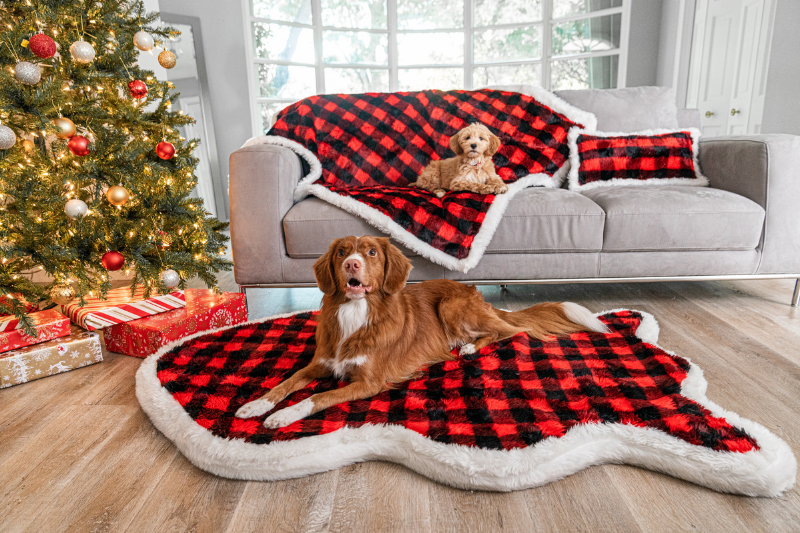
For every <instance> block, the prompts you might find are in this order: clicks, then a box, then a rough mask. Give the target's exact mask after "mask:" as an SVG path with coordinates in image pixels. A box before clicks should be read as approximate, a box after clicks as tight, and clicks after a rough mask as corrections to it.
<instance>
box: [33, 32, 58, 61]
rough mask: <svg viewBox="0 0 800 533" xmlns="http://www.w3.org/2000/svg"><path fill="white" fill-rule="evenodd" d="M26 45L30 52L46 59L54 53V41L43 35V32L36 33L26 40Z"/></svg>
mask: <svg viewBox="0 0 800 533" xmlns="http://www.w3.org/2000/svg"><path fill="white" fill-rule="evenodd" d="M28 47H29V48H30V50H31V52H33V53H34V54H36V55H37V56H39V57H41V58H42V59H48V58H50V57H53V56H54V55H56V43H55V41H53V39H51V38H50V37H48V36H47V35H45V34H44V33H37V34H35V35H34V36H33V37H31V38H30V40H29V41H28Z"/></svg>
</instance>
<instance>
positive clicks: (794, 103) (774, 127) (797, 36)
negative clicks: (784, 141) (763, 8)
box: [761, 0, 800, 135]
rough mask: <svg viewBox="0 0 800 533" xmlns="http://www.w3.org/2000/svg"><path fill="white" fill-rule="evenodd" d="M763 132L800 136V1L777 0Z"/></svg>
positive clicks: (765, 97) (762, 125) (762, 124)
mask: <svg viewBox="0 0 800 533" xmlns="http://www.w3.org/2000/svg"><path fill="white" fill-rule="evenodd" d="M775 9H776V11H775V26H774V28H773V33H772V49H771V52H770V59H769V71H768V74H767V92H766V94H765V96H764V115H763V119H762V122H761V132H762V133H793V134H795V135H800V54H799V53H798V51H800V32H799V31H798V26H800V2H798V0H777V4H776V6H775Z"/></svg>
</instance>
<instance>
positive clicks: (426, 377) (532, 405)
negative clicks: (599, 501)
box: [136, 310, 796, 496]
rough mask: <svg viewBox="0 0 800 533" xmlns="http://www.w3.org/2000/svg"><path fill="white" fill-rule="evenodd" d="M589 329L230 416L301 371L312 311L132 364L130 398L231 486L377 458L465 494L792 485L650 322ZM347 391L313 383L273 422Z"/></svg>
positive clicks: (621, 315)
mask: <svg viewBox="0 0 800 533" xmlns="http://www.w3.org/2000/svg"><path fill="white" fill-rule="evenodd" d="M599 317H600V319H601V320H602V321H603V322H605V323H606V324H608V326H609V328H610V330H611V331H610V332H609V333H595V332H587V333H576V334H572V335H570V336H568V337H561V338H556V339H553V340H549V341H545V342H541V341H536V340H532V339H531V338H530V337H528V336H527V335H526V334H524V333H523V334H519V335H517V336H515V337H512V338H511V339H508V340H505V341H501V342H498V343H495V344H492V345H489V346H487V347H486V348H484V349H483V350H481V351H480V352H479V353H475V354H472V355H466V356H458V357H457V358H456V359H455V360H453V361H448V362H443V363H438V364H435V365H432V366H430V367H428V368H427V369H423V371H422V372H421V374H420V375H419V376H418V377H416V378H415V379H412V380H409V381H406V382H404V383H401V384H399V385H397V386H395V387H394V388H390V389H388V390H386V391H384V392H382V393H380V394H378V395H377V396H374V397H372V398H368V399H364V400H357V401H350V402H345V403H342V404H339V405H335V406H333V407H330V408H328V409H326V410H324V411H321V412H319V413H316V414H314V415H311V416H309V417H307V418H305V419H302V420H299V421H297V422H295V423H293V424H291V425H289V426H287V427H284V428H280V429H270V428H266V427H264V426H263V422H264V419H265V417H266V416H269V414H271V413H272V412H274V411H271V412H270V413H267V414H265V415H262V416H259V417H254V418H250V419H240V418H236V417H235V416H234V413H235V412H236V410H237V409H238V408H239V407H241V406H242V405H244V404H245V403H247V402H249V401H251V400H254V399H256V398H258V397H260V396H261V395H263V394H264V393H265V392H267V391H268V390H270V389H271V388H273V387H275V386H276V385H277V384H278V383H280V382H281V381H283V380H285V379H286V378H288V377H289V376H291V375H292V374H293V373H295V372H296V371H297V370H299V369H300V368H302V367H303V366H305V365H307V364H308V363H309V361H310V360H311V358H312V356H313V354H314V349H315V330H316V326H317V321H316V320H317V312H316V311H314V312H303V313H299V314H295V315H287V316H281V317H272V318H268V319H263V320H259V321H254V322H250V323H247V324H243V325H238V326H233V327H229V328H226V329H221V330H217V331H215V332H209V333H203V334H199V335H195V336H193V337H189V338H187V339H183V340H181V341H178V343H176V344H173V345H171V346H167V347H165V348H163V349H162V350H161V351H160V352H158V353H156V354H154V355H152V356H150V357H149V358H148V359H146V360H145V361H144V362H143V363H142V366H141V368H140V370H139V372H138V374H137V387H136V393H137V397H138V398H139V402H140V403H141V405H142V408H143V409H144V410H145V412H146V413H147V414H148V415H149V416H150V418H151V419H152V420H153V422H154V424H155V425H156V427H158V429H159V430H161V431H162V432H163V433H164V434H165V435H166V436H167V437H168V438H169V439H171V440H172V441H173V442H174V443H175V444H176V445H177V446H178V448H179V449H180V450H181V451H182V452H183V453H184V454H185V455H186V456H187V457H188V458H189V459H190V460H191V461H192V462H193V463H194V464H195V465H197V466H198V467H200V468H203V469H205V470H208V471H210V472H212V473H215V474H218V475H222V476H226V477H232V478H239V479H257V480H275V479H286V478H291V477H298V476H302V475H307V474H311V473H317V472H323V471H326V470H330V469H334V468H337V467H340V466H344V465H347V464H351V463H354V462H359V461H365V460H372V459H384V460H389V461H394V462H398V463H401V464H405V465H406V466H408V467H409V468H412V469H414V470H416V471H418V472H420V473H421V474H423V475H426V476H428V477H430V478H432V479H434V480H437V481H441V482H443V483H447V484H450V485H453V486H457V487H462V488H471V489H489V490H516V489H522V488H528V487H534V486H538V485H542V484H544V483H547V482H550V481H553V480H556V479H560V478H562V477H564V476H567V475H570V474H573V473H575V472H577V471H579V470H581V469H583V468H586V467H587V466H591V465H596V464H603V463H626V464H631V465H636V466H640V467H643V468H648V469H651V470H657V471H661V472H665V473H668V474H671V475H673V476H676V477H679V478H682V479H686V480H689V481H692V482H695V483H698V484H701V485H704V486H707V487H710V488H712V489H715V490H720V491H725V492H731V493H737V494H747V495H753V496H755V495H758V496H774V495H777V494H779V493H781V492H782V491H784V490H786V489H787V488H789V487H791V486H792V484H793V483H794V476H795V470H796V463H795V458H794V456H793V454H792V452H791V450H790V448H789V447H788V446H787V444H786V443H785V442H783V441H782V440H780V439H779V438H778V437H776V436H775V435H773V434H772V433H770V432H769V431H768V430H767V429H765V428H764V427H762V426H760V425H759V424H757V423H755V422H751V421H749V420H746V419H744V418H741V417H739V416H738V415H736V414H735V413H732V412H728V411H725V410H724V409H722V408H721V407H719V406H717V405H716V404H714V403H713V402H711V401H709V400H708V399H707V398H706V396H705V389H706V382H705V380H704V379H703V374H702V371H701V370H700V369H699V368H698V367H697V366H696V365H694V364H692V363H691V362H690V361H689V360H688V359H686V358H683V357H679V356H676V355H673V354H671V353H669V352H667V351H665V350H663V349H662V348H660V347H659V346H657V345H656V344H655V342H656V340H657V338H658V324H657V322H656V320H655V318H653V316H652V315H649V314H647V313H643V312H639V311H631V310H615V311H609V312H606V313H602V314H600V315H599ZM345 385H346V383H345V382H340V381H337V380H335V379H333V378H329V379H324V380H319V381H314V382H312V383H310V384H309V385H308V386H307V387H305V388H304V389H301V390H299V391H297V392H295V393H294V394H291V395H290V396H289V397H287V398H286V399H285V400H284V401H282V402H281V403H279V404H278V405H277V406H276V407H275V409H276V410H277V409H283V408H286V407H288V406H291V405H294V404H296V403H298V402H300V401H302V400H304V399H306V398H308V397H309V396H311V395H312V394H314V393H319V392H323V391H326V390H331V389H333V388H337V387H343V386H345Z"/></svg>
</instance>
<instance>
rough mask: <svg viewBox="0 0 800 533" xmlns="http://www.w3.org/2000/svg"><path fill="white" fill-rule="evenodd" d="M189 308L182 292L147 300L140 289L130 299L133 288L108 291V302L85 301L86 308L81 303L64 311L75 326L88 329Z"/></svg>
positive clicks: (75, 303)
mask: <svg viewBox="0 0 800 533" xmlns="http://www.w3.org/2000/svg"><path fill="white" fill-rule="evenodd" d="M185 306H186V297H185V296H184V294H183V291H175V292H171V293H169V294H163V295H158V296H152V297H150V298H147V299H145V298H144V287H137V289H136V292H135V293H134V294H133V296H131V289H130V287H121V288H119V289H112V290H110V291H108V294H107V295H106V299H105V300H100V299H99V298H97V297H93V298H86V305H84V306H80V305H79V303H78V301H73V302H71V303H69V304H67V305H62V306H61V309H62V311H63V313H64V314H65V315H67V316H68V317H69V318H70V319H71V320H72V322H73V323H75V324H77V325H79V326H80V327H82V328H84V329H88V330H90V331H91V330H93V329H100V328H105V327H108V326H113V325H114V324H122V323H124V322H130V321H131V320H138V319H140V318H144V317H147V316H151V315H157V314H159V313H165V312H167V311H172V310H174V309H180V308H181V307H185Z"/></svg>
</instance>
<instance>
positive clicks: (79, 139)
mask: <svg viewBox="0 0 800 533" xmlns="http://www.w3.org/2000/svg"><path fill="white" fill-rule="evenodd" d="M67 146H68V147H69V151H70V152H72V153H73V154H75V155H79V156H81V157H83V156H85V155H89V152H90V151H91V150H89V139H87V138H86V137H84V136H82V135H75V136H74V137H72V138H70V140H69V143H67Z"/></svg>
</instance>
